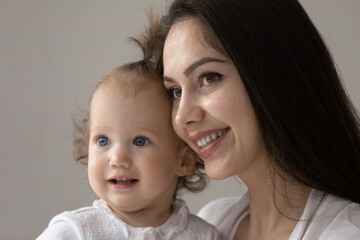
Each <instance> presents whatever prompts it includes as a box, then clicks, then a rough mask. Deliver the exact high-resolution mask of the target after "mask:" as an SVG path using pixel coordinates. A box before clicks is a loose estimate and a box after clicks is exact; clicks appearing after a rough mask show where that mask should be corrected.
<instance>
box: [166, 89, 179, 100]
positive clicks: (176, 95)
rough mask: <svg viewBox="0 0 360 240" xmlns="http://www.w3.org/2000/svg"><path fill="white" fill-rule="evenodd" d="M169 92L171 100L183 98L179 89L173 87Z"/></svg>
mask: <svg viewBox="0 0 360 240" xmlns="http://www.w3.org/2000/svg"><path fill="white" fill-rule="evenodd" d="M167 92H168V94H169V96H170V97H171V98H179V97H181V88H179V87H171V88H169V89H168V90H167Z"/></svg>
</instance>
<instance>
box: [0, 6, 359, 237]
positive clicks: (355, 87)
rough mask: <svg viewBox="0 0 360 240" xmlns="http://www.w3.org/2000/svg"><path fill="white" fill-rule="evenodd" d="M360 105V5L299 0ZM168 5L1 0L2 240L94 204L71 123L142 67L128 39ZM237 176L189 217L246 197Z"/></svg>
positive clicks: (207, 194) (194, 206)
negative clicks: (113, 82) (118, 72)
mask: <svg viewBox="0 0 360 240" xmlns="http://www.w3.org/2000/svg"><path fill="white" fill-rule="evenodd" d="M301 2H302V3H303V5H304V7H305V9H306V10H307V11H308V13H309V15H310V17H311V18H312V19H313V21H314V23H315V25H316V26H317V27H318V29H319V31H320V32H321V34H322V35H323V37H324V39H325V41H326V43H327V45H328V46H329V48H330V51H331V52H332V54H333V56H334V59H335V62H336V64H337V66H338V69H339V71H340V74H341V76H342V77H343V81H344V84H345V87H346V89H347V91H348V93H349V95H350V97H351V99H352V100H353V102H354V103H355V106H356V107H357V109H359V108H360V97H359V92H360V82H359V81H358V76H359V74H360V70H359V68H360V65H359V63H360V47H359V43H360V28H359V27H358V25H359V23H360V15H359V14H358V12H359V10H360V1H358V0H342V1H339V0H302V1H301ZM165 3H166V1H165V0H162V1H160V0H158V1H157V0H131V1H130V0H105V1H95V0H78V1H74V0H57V1H56V0H32V1H28V0H0V134H1V135H0V136H1V138H0V156H1V157H0V161H1V166H0V174H1V175H0V176H1V181H0V239H9V240H10V239H34V238H36V236H37V235H39V234H40V233H41V232H42V231H43V230H44V228H45V227H46V226H47V224H48V222H49V220H50V219H51V217H53V216H54V215H56V214H58V213H60V212H62V211H65V210H73V209H76V208H79V207H82V206H88V205H91V203H92V201H93V200H94V199H96V198H97V197H96V196H95V195H94V194H93V193H92V190H91V189H90V187H89V184H88V181H87V175H86V167H84V166H80V165H78V164H76V163H75V161H74V160H73V159H72V155H71V141H72V131H73V123H72V116H73V115H74V114H75V113H79V108H80V109H86V107H87V103H88V100H89V95H90V92H91V90H92V88H93V87H94V85H95V84H96V82H97V81H99V80H100V79H101V78H102V77H103V76H104V75H105V74H106V73H108V72H109V71H110V70H112V69H113V68H115V67H116V66H118V65H120V64H122V63H125V62H128V61H133V60H137V59H139V57H140V52H139V50H138V49H137V48H136V47H135V45H134V44H131V43H129V42H128V41H127V39H126V38H127V37H129V36H135V37H136V36H138V34H139V33H141V32H142V31H143V30H144V25H145V23H146V22H147V18H146V10H147V9H148V8H149V7H150V6H155V9H156V10H160V11H161V10H163V9H164V8H165V6H166V4H165ZM243 190H244V186H242V185H241V183H240V181H239V180H237V179H235V178H230V179H226V180H224V181H216V182H211V184H210V185H209V187H208V188H207V189H206V190H205V191H203V192H202V193H199V194H196V195H195V194H186V195H185V196H184V198H185V199H186V200H187V201H188V204H189V206H190V209H191V211H192V212H194V213H196V212H197V211H198V210H199V208H200V207H201V206H202V205H203V204H205V203H206V202H208V201H210V200H212V199H214V198H218V197H222V196H230V195H238V194H242V192H243Z"/></svg>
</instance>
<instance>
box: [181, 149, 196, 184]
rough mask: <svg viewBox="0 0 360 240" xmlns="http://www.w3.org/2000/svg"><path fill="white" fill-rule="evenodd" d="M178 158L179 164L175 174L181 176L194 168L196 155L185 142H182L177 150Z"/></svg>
mask: <svg viewBox="0 0 360 240" xmlns="http://www.w3.org/2000/svg"><path fill="white" fill-rule="evenodd" d="M178 158H179V165H178V170H177V172H176V174H177V175H178V176H179V177H182V176H185V175H186V174H188V173H189V172H191V171H192V170H193V169H194V168H195V164H196V160H197V158H198V155H197V154H196V152H195V151H194V150H192V149H191V148H190V147H189V146H188V145H187V144H184V145H183V146H182V147H181V149H180V151H179V154H178Z"/></svg>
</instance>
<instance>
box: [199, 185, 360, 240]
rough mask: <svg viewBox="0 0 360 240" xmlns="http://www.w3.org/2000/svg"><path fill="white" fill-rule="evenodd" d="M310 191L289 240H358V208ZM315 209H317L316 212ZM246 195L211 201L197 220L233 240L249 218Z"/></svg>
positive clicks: (359, 222)
mask: <svg viewBox="0 0 360 240" xmlns="http://www.w3.org/2000/svg"><path fill="white" fill-rule="evenodd" d="M322 197H323V193H322V192H320V191H318V190H315V189H313V190H312V191H311V194H310V196H309V199H308V202H307V204H306V207H305V210H304V212H303V214H302V217H301V219H303V220H306V219H310V217H311V216H312V215H313V213H314V211H315V214H314V215H313V219H312V221H311V222H308V221H298V223H297V225H296V226H295V229H294V230H293V232H292V234H291V236H290V238H289V240H299V239H303V240H315V239H316V240H356V239H360V204H357V203H354V202H351V201H348V200H345V199H342V198H339V197H336V196H333V195H331V194H326V195H325V197H324V198H323V199H322ZM316 208H317V209H316ZM249 213H250V212H249V194H248V192H246V193H245V194H244V195H243V196H242V197H229V198H221V199H217V200H214V201H212V202H210V203H209V204H207V205H206V206H205V207H203V208H202V209H201V210H200V212H199V214H198V216H200V217H201V218H203V219H205V220H206V221H208V222H209V223H211V224H213V225H215V226H216V227H217V228H218V230H219V234H220V237H221V238H222V239H227V240H231V239H234V237H235V234H236V231H237V229H238V226H239V224H240V222H241V221H242V220H243V219H244V218H245V217H246V216H247V215H249Z"/></svg>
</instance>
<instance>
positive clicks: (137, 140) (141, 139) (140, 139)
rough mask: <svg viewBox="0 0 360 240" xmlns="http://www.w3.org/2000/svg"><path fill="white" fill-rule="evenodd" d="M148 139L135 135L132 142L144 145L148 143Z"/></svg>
mask: <svg viewBox="0 0 360 240" xmlns="http://www.w3.org/2000/svg"><path fill="white" fill-rule="evenodd" d="M149 143H150V141H149V140H148V139H146V138H145V137H136V138H135V139H134V141H133V144H134V145H136V146H144V145H147V144H149Z"/></svg>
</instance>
